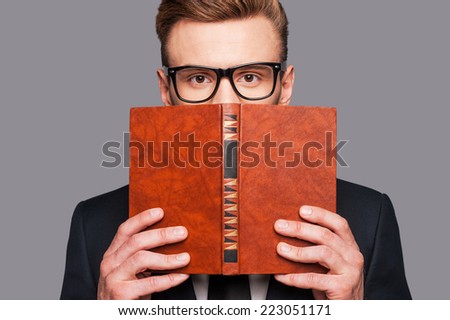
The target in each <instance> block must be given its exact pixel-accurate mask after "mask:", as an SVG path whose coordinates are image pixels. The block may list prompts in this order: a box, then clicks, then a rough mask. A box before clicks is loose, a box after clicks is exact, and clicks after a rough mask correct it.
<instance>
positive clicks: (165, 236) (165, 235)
mask: <svg viewBox="0 0 450 320" xmlns="http://www.w3.org/2000/svg"><path fill="white" fill-rule="evenodd" d="M158 236H159V238H160V239H161V240H162V241H163V242H165V241H167V240H168V238H169V235H168V232H167V229H166V228H161V229H158Z"/></svg>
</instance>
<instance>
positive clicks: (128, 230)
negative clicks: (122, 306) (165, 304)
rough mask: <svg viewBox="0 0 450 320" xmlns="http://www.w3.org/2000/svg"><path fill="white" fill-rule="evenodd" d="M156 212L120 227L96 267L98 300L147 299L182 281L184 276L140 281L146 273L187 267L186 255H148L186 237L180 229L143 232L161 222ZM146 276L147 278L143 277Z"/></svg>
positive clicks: (184, 231)
mask: <svg viewBox="0 0 450 320" xmlns="http://www.w3.org/2000/svg"><path fill="white" fill-rule="evenodd" d="M163 215H164V213H163V210H162V209H160V208H153V209H150V210H146V211H143V212H141V213H140V214H138V215H136V216H134V217H132V218H130V219H128V220H127V221H125V222H124V223H122V224H121V225H120V227H119V229H118V231H117V233H116V235H115V237H114V239H113V241H112V242H111V245H110V246H109V248H108V250H107V251H106V252H105V254H104V256H103V260H102V262H101V264H100V279H99V284H98V292H97V298H98V299H127V300H128V299H139V298H143V297H146V298H148V297H149V295H151V294H152V293H153V292H159V291H163V290H167V289H169V288H171V287H174V286H177V285H179V284H180V283H182V282H183V281H185V280H186V279H188V277H189V276H188V275H185V274H174V273H172V274H167V275H157V276H149V277H141V276H140V274H141V273H142V272H144V271H146V270H147V269H153V270H171V269H176V268H180V267H183V266H185V265H187V264H188V263H189V259H190V257H189V254H188V253H180V254H176V255H163V254H159V253H154V252H151V251H149V249H152V248H155V247H159V246H162V245H165V244H169V243H175V242H180V241H182V240H184V239H186V237H187V230H186V228H184V227H180V226H178V227H169V228H161V229H154V230H146V231H144V230H145V229H146V228H147V227H149V226H151V225H153V224H154V223H156V222H158V221H159V220H161V219H162V217H163ZM146 275H148V274H146Z"/></svg>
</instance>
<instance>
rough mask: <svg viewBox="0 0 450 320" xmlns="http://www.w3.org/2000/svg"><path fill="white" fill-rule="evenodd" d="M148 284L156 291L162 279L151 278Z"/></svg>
mask: <svg viewBox="0 0 450 320" xmlns="http://www.w3.org/2000/svg"><path fill="white" fill-rule="evenodd" d="M148 284H149V286H150V288H152V291H154V290H155V288H158V286H159V284H160V278H159V277H149V278H148Z"/></svg>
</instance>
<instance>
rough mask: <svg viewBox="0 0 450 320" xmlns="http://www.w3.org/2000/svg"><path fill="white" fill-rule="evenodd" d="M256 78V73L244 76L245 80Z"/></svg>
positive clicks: (250, 80)
mask: <svg viewBox="0 0 450 320" xmlns="http://www.w3.org/2000/svg"><path fill="white" fill-rule="evenodd" d="M255 80H256V76H255V75H254V74H246V75H245V76H244V81H245V82H253V81H255Z"/></svg>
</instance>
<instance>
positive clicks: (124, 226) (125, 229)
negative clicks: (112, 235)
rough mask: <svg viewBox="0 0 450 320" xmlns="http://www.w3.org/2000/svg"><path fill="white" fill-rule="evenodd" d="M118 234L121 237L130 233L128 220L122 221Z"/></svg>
mask: <svg viewBox="0 0 450 320" xmlns="http://www.w3.org/2000/svg"><path fill="white" fill-rule="evenodd" d="M117 235H118V236H120V237H125V236H127V235H128V227H127V224H126V222H124V223H122V224H121V225H120V226H119V228H118V229H117Z"/></svg>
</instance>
